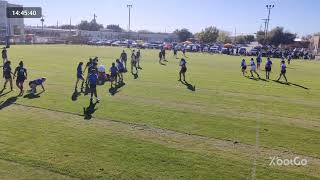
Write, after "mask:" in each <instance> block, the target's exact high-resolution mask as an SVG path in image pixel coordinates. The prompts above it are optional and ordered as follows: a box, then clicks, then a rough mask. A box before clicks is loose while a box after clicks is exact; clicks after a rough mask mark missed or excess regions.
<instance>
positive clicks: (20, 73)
mask: <svg viewBox="0 0 320 180" xmlns="http://www.w3.org/2000/svg"><path fill="white" fill-rule="evenodd" d="M13 74H14V75H13V79H14V78H15V77H17V79H16V85H17V87H18V88H19V89H20V94H19V95H23V93H24V90H23V83H24V81H25V80H26V79H27V76H28V74H27V69H26V68H24V67H23V61H20V63H19V66H18V67H16V69H15V71H14V73H13Z"/></svg>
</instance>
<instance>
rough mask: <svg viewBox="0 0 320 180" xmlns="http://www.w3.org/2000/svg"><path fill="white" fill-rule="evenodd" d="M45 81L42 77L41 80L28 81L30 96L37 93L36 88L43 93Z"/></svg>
mask: <svg viewBox="0 0 320 180" xmlns="http://www.w3.org/2000/svg"><path fill="white" fill-rule="evenodd" d="M46 79H47V78H45V77H43V78H39V79H36V80H33V81H30V82H29V86H30V88H31V90H30V94H35V93H37V86H41V88H42V92H44V91H45V89H44V86H43V83H44V82H45V81H46Z"/></svg>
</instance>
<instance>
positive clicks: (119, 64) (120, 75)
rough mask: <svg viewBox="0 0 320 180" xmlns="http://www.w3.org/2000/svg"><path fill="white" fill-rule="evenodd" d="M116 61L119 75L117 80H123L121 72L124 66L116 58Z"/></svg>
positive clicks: (123, 70)
mask: <svg viewBox="0 0 320 180" xmlns="http://www.w3.org/2000/svg"><path fill="white" fill-rule="evenodd" d="M116 63H117V69H118V77H119V79H118V82H123V74H122V73H124V72H125V68H124V66H123V64H122V62H121V61H120V60H119V59H117V60H116Z"/></svg>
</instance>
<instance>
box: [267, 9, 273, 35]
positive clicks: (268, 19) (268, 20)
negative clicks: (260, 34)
mask: <svg viewBox="0 0 320 180" xmlns="http://www.w3.org/2000/svg"><path fill="white" fill-rule="evenodd" d="M266 7H267V9H268V18H267V28H266V36H267V35H268V29H269V22H270V11H271V9H272V8H274V5H273V4H272V5H266Z"/></svg>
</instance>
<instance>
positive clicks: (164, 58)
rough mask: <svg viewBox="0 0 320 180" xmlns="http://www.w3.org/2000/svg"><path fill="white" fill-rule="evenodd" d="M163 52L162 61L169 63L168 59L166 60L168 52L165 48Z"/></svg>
mask: <svg viewBox="0 0 320 180" xmlns="http://www.w3.org/2000/svg"><path fill="white" fill-rule="evenodd" d="M161 52H162V59H163V60H164V61H166V62H167V59H166V50H165V49H164V48H163V49H162V50H161Z"/></svg>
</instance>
